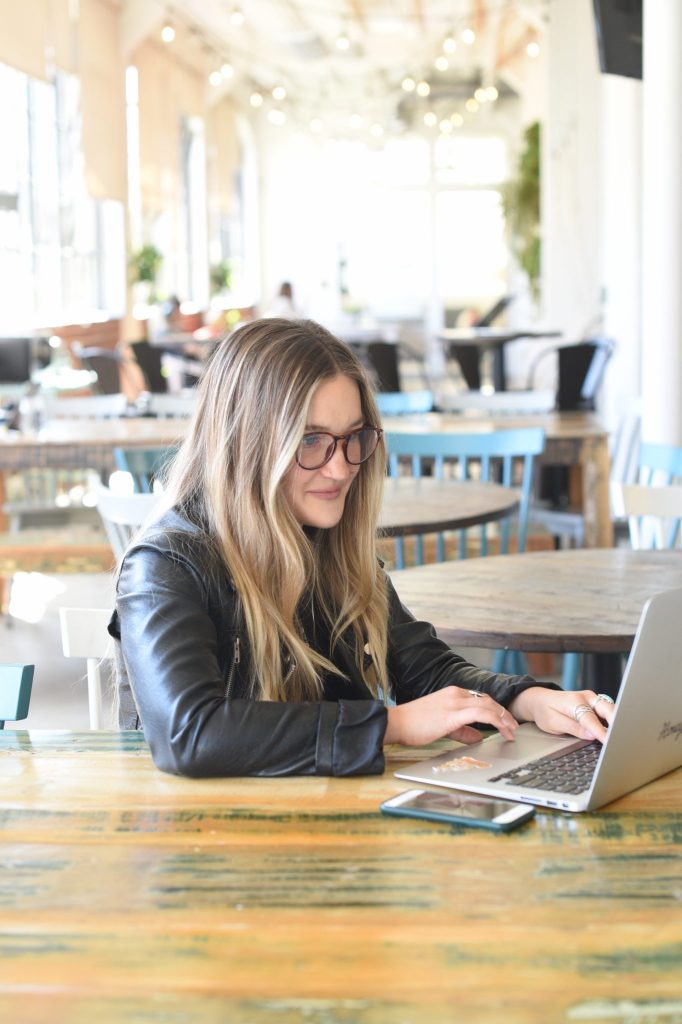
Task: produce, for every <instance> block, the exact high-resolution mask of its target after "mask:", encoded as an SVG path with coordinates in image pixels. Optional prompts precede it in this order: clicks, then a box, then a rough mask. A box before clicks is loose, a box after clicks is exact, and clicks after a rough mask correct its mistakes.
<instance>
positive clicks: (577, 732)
mask: <svg viewBox="0 0 682 1024" xmlns="http://www.w3.org/2000/svg"><path fill="white" fill-rule="evenodd" d="M598 697H599V695H598V694H596V693H595V692H594V690H546V689H545V688H544V687H542V686H531V687H530V688H529V689H528V690H524V691H523V693H520V694H519V695H518V697H515V698H514V700H513V701H512V702H511V704H510V705H509V710H510V711H512V712H513V714H514V715H516V717H517V718H518V719H519V720H520V721H522V722H535V724H536V725H537V726H538V728H540V729H542V730H543V731H544V732H549V733H552V734H553V735H555V736H562V735H564V734H567V735H569V736H577V737H578V738H579V739H581V740H599V741H600V742H601V743H603V742H604V740H605V739H606V726H605V725H604V723H606V725H608V723H609V722H611V721H613V714H614V707H613V704H612V703H610V702H609V701H608V700H606V699H604V698H603V697H601V698H599V699H598ZM581 705H582V706H583V707H588V708H589V709H590V710H589V711H584V712H583V711H581V712H579V714H578V718H579V721H576V719H575V717H574V711H575V709H576V708H579V707H580V706H581Z"/></svg>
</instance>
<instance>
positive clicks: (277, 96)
mask: <svg viewBox="0 0 682 1024" xmlns="http://www.w3.org/2000/svg"><path fill="white" fill-rule="evenodd" d="M272 98H273V100H277V101H278V102H281V101H282V100H285V99H286V98H287V91H286V89H285V88H284V86H283V85H276V86H275V88H274V89H273V90H272Z"/></svg>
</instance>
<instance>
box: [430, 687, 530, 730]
mask: <svg viewBox="0 0 682 1024" xmlns="http://www.w3.org/2000/svg"><path fill="white" fill-rule="evenodd" d="M450 690H452V691H454V692H453V693H450ZM443 692H444V693H448V695H449V697H450V699H451V701H452V710H451V711H450V715H451V716H452V720H453V724H454V728H453V730H452V732H454V731H455V730H456V729H458V728H461V727H463V726H470V725H472V724H473V723H474V722H476V723H478V724H479V725H490V726H492V727H493V728H494V729H497V730H499V732H500V733H501V734H502V736H504V738H505V739H507V740H513V739H514V733H515V732H516V730H517V729H518V727H519V723H518V722H517V721H516V719H515V718H514V716H513V715H512V713H511V711H508V710H507V709H506V708H503V707H502V705H501V704H498V703H497V701H495V700H493V698H492V697H490V696H489V695H488V694H487V693H479V691H478V690H460V689H459V688H457V687H448V688H447V690H445V691H443ZM452 732H451V733H450V734H452ZM478 738H479V737H477V739H478Z"/></svg>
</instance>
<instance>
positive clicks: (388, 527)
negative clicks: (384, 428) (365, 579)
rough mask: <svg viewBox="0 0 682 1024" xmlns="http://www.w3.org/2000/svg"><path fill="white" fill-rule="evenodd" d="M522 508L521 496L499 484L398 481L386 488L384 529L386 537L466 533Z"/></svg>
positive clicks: (454, 481)
mask: <svg viewBox="0 0 682 1024" xmlns="http://www.w3.org/2000/svg"><path fill="white" fill-rule="evenodd" d="M518 505H519V496H518V493H517V492H516V491H515V490H512V489H511V488H509V487H502V486H501V485H499V484H489V483H480V482H478V481H471V480H467V481H458V480H434V479H433V478H431V477H419V478H416V479H415V478H414V477H394V478H390V479H388V480H386V482H385V484H384V500H383V506H382V511H381V519H380V528H381V533H382V534H383V536H385V537H400V536H406V535H408V534H414V533H436V532H438V531H440V530H456V529H463V528H465V527H468V526H475V525H476V524H477V523H490V522H494V521H495V520H498V519H502V518H504V516H507V515H509V514H510V513H511V512H513V511H514V510H515V509H516V508H518Z"/></svg>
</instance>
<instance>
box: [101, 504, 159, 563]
mask: <svg viewBox="0 0 682 1024" xmlns="http://www.w3.org/2000/svg"><path fill="white" fill-rule="evenodd" d="M96 493H97V511H98V512H99V515H100V518H101V520H102V523H103V524H104V529H105V530H106V533H107V537H108V538H109V543H110V544H111V547H112V550H113V552H114V555H115V556H116V558H117V559H118V558H121V557H122V556H123V553H124V552H125V549H126V548H127V546H128V543H129V541H130V539H131V537H132V536H133V534H134V533H135V532H136V531H137V530H138V529H139V528H140V527H141V526H142V525H143V523H145V522H146V521H147V520H148V519H150V518H151V516H152V514H153V512H154V509H155V507H156V506H157V505H158V503H159V495H158V494H114V493H113V492H112V491H110V490H109V488H108V487H100V488H99V490H98V491H97V492H96Z"/></svg>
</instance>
